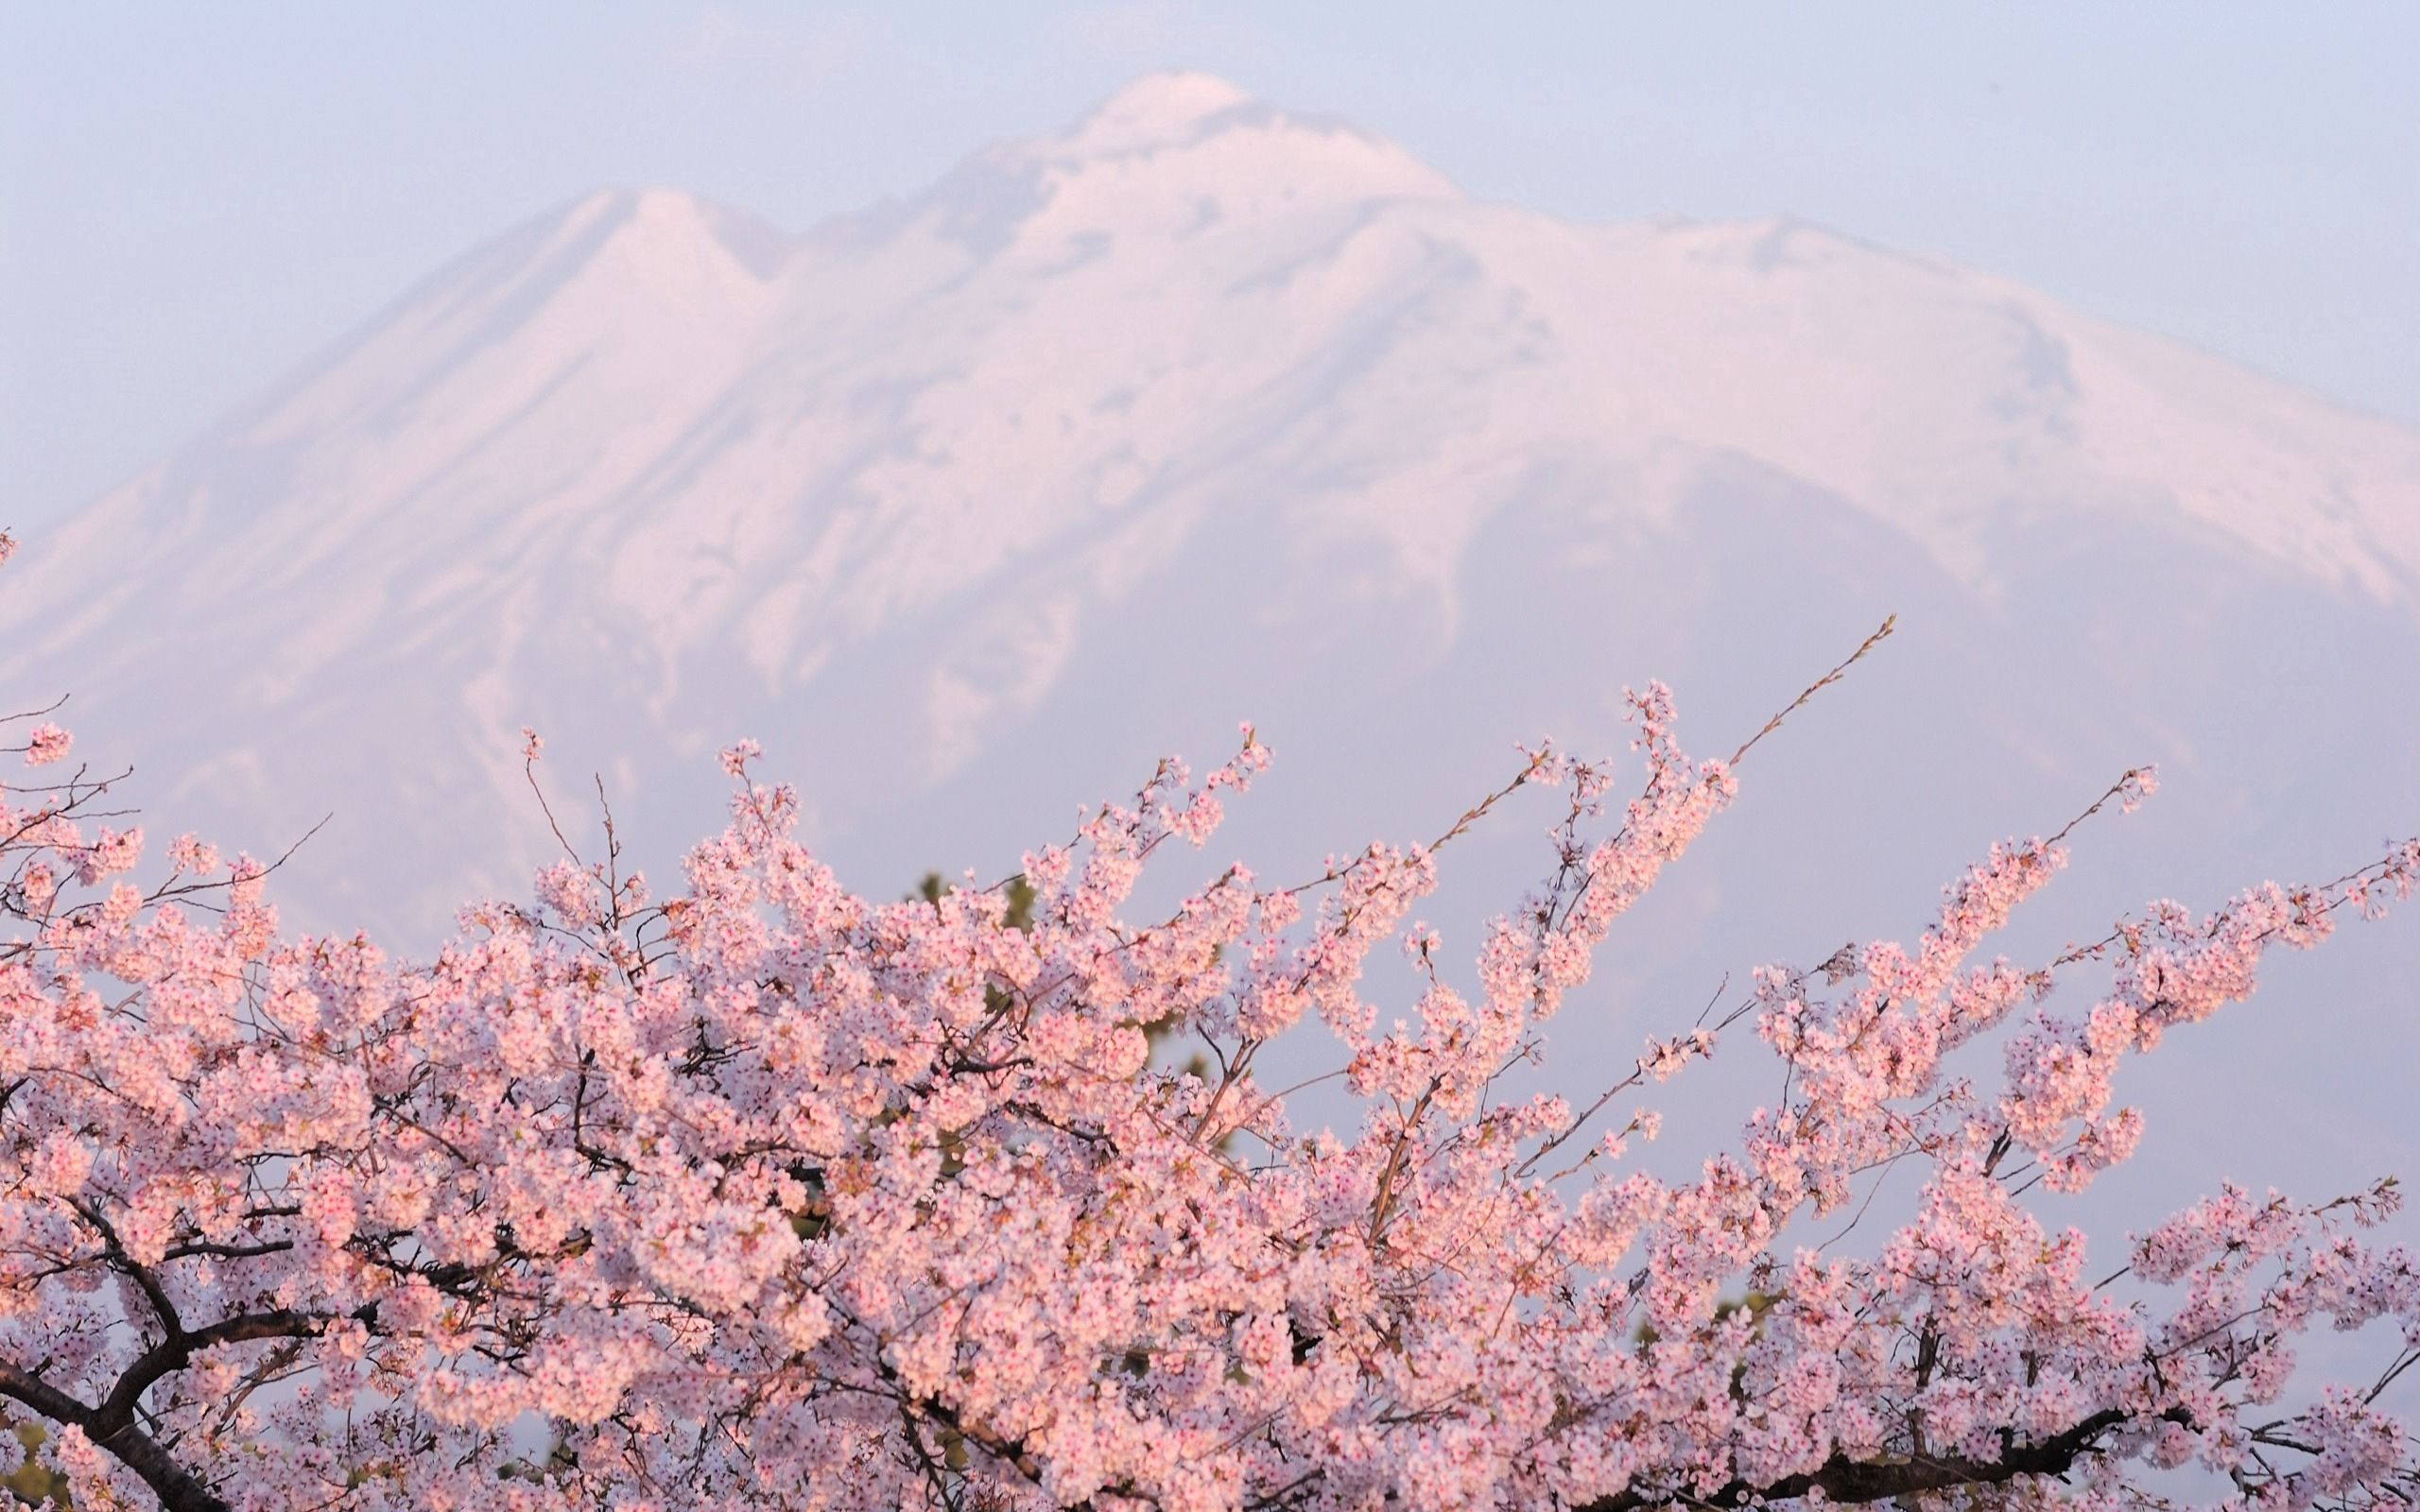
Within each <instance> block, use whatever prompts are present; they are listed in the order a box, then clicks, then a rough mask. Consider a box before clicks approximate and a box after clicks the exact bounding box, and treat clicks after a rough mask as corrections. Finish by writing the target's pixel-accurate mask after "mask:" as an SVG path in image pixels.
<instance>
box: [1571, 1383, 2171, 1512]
mask: <svg viewBox="0 0 2420 1512" xmlns="http://www.w3.org/2000/svg"><path fill="white" fill-rule="evenodd" d="M2132 1416H2133V1415H2132V1414H2129V1413H2126V1412H2121V1411H2119V1410H2118V1409H2117V1408H2115V1407H2112V1408H2107V1409H2104V1410H2103V1411H2100V1412H2097V1413H2094V1414H2093V1415H2092V1416H2091V1417H2086V1418H2085V1419H2084V1420H2083V1421H2082V1422H2080V1423H2078V1424H2076V1425H2075V1426H2074V1427H2072V1428H2070V1429H2068V1430H2066V1432H2065V1433H2062V1434H2054V1435H2051V1436H2050V1437H2048V1438H2046V1439H2044V1440H2042V1442H2040V1443H2038V1444H2028V1445H2024V1446H2022V1447H2014V1448H2011V1449H2010V1450H2008V1451H2007V1452H2005V1453H2003V1454H2002V1455H2001V1456H2000V1457H1999V1458H1997V1459H1995V1460H1973V1459H1967V1458H1965V1457H1963V1456H1962V1455H1956V1454H1946V1455H1945V1454H1925V1455H1918V1456H1912V1457H1910V1458H1906V1459H1888V1460H1856V1459H1850V1458H1848V1457H1846V1456H1844V1455H1838V1454H1836V1455H1834V1456H1833V1457H1832V1458H1830V1459H1828V1460H1825V1461H1824V1463H1823V1464H1822V1465H1821V1466H1819V1467H1818V1468H1816V1469H1813V1470H1811V1471H1809V1472H1807V1473H1806V1474H1802V1475H1789V1476H1784V1477H1783V1478H1782V1479H1780V1480H1778V1481H1775V1482H1773V1483H1772V1485H1770V1486H1750V1485H1748V1484H1747V1483H1745V1482H1743V1481H1733V1482H1732V1483H1731V1484H1730V1485H1728V1486H1723V1487H1722V1488H1721V1489H1720V1490H1718V1491H1715V1492H1713V1493H1711V1494H1709V1495H1705V1496H1698V1495H1695V1494H1693V1493H1690V1492H1688V1491H1686V1490H1684V1489H1679V1488H1665V1489H1662V1490H1654V1491H1650V1490H1641V1489H1632V1490H1628V1491H1624V1492H1622V1493H1621V1494H1620V1495H1618V1496H1607V1497H1599V1499H1598V1500H1596V1501H1594V1502H1590V1503H1587V1504H1586V1505H1584V1506H1582V1507H1581V1508H1580V1509H1579V1512H1646V1509H1648V1508H1651V1507H1659V1506H1667V1505H1670V1504H1673V1503H1681V1502H1687V1503H1691V1504H1694V1505H1703V1506H1712V1507H1731V1506H1745V1505H1747V1504H1748V1503H1751V1502H1754V1501H1763V1502H1780V1501H1788V1500H1793V1499H1795V1498H1798V1497H1803V1496H1805V1495H1806V1494H1807V1493H1808V1492H1810V1491H1815V1490H1821V1491H1822V1492H1823V1493H1824V1496H1825V1497H1826V1498H1828V1499H1829V1500H1831V1501H1834V1502H1855V1503H1865V1502H1887V1501H1889V1500H1891V1499H1892V1498H1893V1497H1898V1496H1913V1495H1917V1494H1919V1493H1921V1492H1925V1491H1945V1490H1949V1489H1952V1488H1954V1487H1958V1486H1997V1485H1999V1484H2000V1483H2002V1482H2004V1481H2013V1480H2014V1479H2016V1478H2017V1477H2018V1476H2020V1475H2064V1474H2066V1472H2067V1471H2068V1470H2069V1469H2073V1468H2074V1466H2075V1463H2076V1461H2077V1460H2079V1459H2081V1458H2083V1456H2084V1455H2085V1454H2087V1453H2090V1452H2093V1451H2095V1450H2097V1449H2098V1448H2099V1447H2100V1438H2101V1435H2104V1434H2106V1433H2108V1432H2109V1431H2110V1430H2111V1429H2113V1428H2116V1427H2118V1426H2119V1425H2120V1424H2122V1423H2124V1422H2126V1421H2127V1420H2128V1419H2129V1418H2130V1417H2132ZM2160 1417H2162V1418H2165V1419H2166V1420H2168V1421H2169V1422H2187V1417H2186V1414H2185V1412H2184V1410H2183V1409H2182V1408H2171V1409H2169V1411H2168V1412H2166V1413H2163V1414H2161V1415H2160Z"/></svg>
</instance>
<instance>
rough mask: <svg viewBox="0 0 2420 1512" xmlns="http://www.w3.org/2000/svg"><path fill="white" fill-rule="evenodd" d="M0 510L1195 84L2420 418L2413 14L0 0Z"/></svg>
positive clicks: (1615, 202)
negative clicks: (587, 281)
mask: <svg viewBox="0 0 2420 1512" xmlns="http://www.w3.org/2000/svg"><path fill="white" fill-rule="evenodd" d="M0 17H4V18H5V20H0V490H5V491H4V492H0V510H5V514H6V519H5V520H0V523H7V522H8V521H14V522H15V523H17V524H27V523H31V522H33V521H36V520H39V519H40V518H41V517H43V516H44V515H47V514H50V513H52V512H53V511H55V510H57V509H59V508H61V507H67V506H70V505H73V504H76V503H78V502H81V501H82V500H83V499H84V498H85V497H87V496H89V495H90V494H92V493H93V492H95V491H96V490H99V489H101V488H103V487H106V486H107V485H109V484H110V483H112V482H113V481H115V480H116V479H117V478H119V477H120V476H122V475H123V474H125V473H127V472H130V471H131V470H132V469H134V468H136V467H138V466H140V465H142V464H143V463H144V462H146V461H147V460H149V459H150V458H151V457H153V456H155V455H158V454H160V453H161V452H163V451H164V450H165V449H167V448H168V447H170V446H172V445H174V444H175V443H176V442H178V441H179V440H181V439H182V438H185V437H187V436H189V435H191V434H192V433H194V432H195V431H197V430H199V429H200V428H201V427H203V426H205V425H207V424H208V423H209V422H210V421H212V420H214V419H215V418H216V416H217V415H219V414H220V413H221V412H223V411H224V410H226V409H228V408H229V407H231V406H233V404H236V403H238V402H240V401H242V400H243V399H245V398H246V397H248V396H250V395H251V394H252V393H253V392H255V391H257V390H258V389H259V388H261V387H263V386H265V385H266V384H268V383H269V382H271V381H273V380H274V379H275V378H276V377H277V376H278V375H279V374H280V373H281V372H282V371H283V370H284V369H286V368H287V367H288V366H289V365H291V364H293V363H295V362H297V361H299V360H300V359H302V357H303V356H305V355H306V354H307V353H309V352H311V351H313V350H314V349H315V348H317V347H319V346H320V345H321V344H323V343H325V342H326V341H328V340H330V339H331V338H333V337H335V336H337V335H339V334H341V333H342V332H343V331H345V330H346V329H347V328H349V327H351V326H352V325H354V323H356V322H358V321H360V320H362V319H363V318H366V317H367V316H369V315H370V314H372V312H373V311H375V310H376V309H377V308H378V307H379V306H380V305H382V304H383V303H384V302H385V301H387V300H388V299H389V298H390V297H392V296H393V295H394V294H396V293H397V292H399V291H400V290H401V289H402V288H403V287H404V286H405V285H406V284H407V283H410V282H412V281H413V280H415V279H416V278H418V277H419V276H420V275H422V274H423V273H425V272H427V271H429V270H430V269H431V268H432V267H434V266H436V265H437V264H438V263H440V262H441V261H442V260H443V259H445V258H447V257H450V256H451V255H453V254H455V253H457V252H458V251H460V250H462V249H464V248H465V247H467V246H468V245H470V244H471V243H473V242H475V241H476V240H478V239H479V238H481V237H484V236H486V235H489V234H491V233H493V232H496V231H498V230H500V229H502V228H503V227H505V226H507V225H509V224H510V223H511V222H513V221H515V220H518V219H520V218H522V217H524V216H526V215H531V214H533V213H535V212H537V211H539V210H542V209H544V208H545V207H546V206H548V205H550V204H552V203H555V202H557V201H560V200H562V199H565V198H570V197H572V196H574V195H577V194H579V193H581V192H583V191H585V190H587V189H590V188H593V187H596V186H598V185H600V184H634V183H664V184H672V185H677V186H680V187H683V188H687V189H691V190H695V191H698V192H700V193H703V194H706V195H708V196H711V197H714V198H722V199H725V200H728V201H731V202H734V203H736V204H739V205H742V206H745V207H747V208H749V209H752V210H753V211H756V212H758V213H759V214H761V215H766V216H768V217H769V218H771V219H772V220H774V221H776V222H778V223H780V224H784V225H787V226H790V227H793V228H795V227H800V226H803V225H805V224H807V223H810V222H812V221H814V220H815V219H817V218H819V217H821V216H823V215H829V214H833V213H836V212H841V211H846V210H850V209H853V208H856V207H857V206H860V205H862V204H864V203H866V202H867V201H870V200H873V199H875V198H881V197H883V196H885V195H890V194H899V193H903V192H907V191H909V190H912V189H914V188H916V187H917V186H919V185H921V184H922V183H924V182H925V181H926V180H930V179H932V178H933V177H935V176H937V175H938V174H940V173H941V172H942V170H944V169H945V168H947V167H948V166H949V165H950V164H951V163H954V162H956V161H957V160H958V159H959V158H960V157H962V156H963V155H965V153H966V152H968V151H969V150H970V149H972V148H974V147H975V146H978V145H979V144H981V143H983V142H985V141H987V140H991V139H994V138H999V137H1004V136H1021V135H1029V134H1033V133H1036V132H1040V131H1046V130H1049V129H1056V128H1058V127H1060V126H1062V125H1063V124H1064V123H1066V122H1067V121H1068V120H1070V119H1072V118H1073V117H1075V116H1076V115H1078V114H1080V113H1081V112H1083V111H1084V110H1085V109H1086V108H1087V107H1088V106H1089V105H1090V104H1092V103H1093V102H1094V101H1096V100H1097V99H1098V98H1099V97H1100V96H1101V95H1103V94H1107V93H1109V92H1110V91H1112V90H1114V89H1115V88H1116V87H1117V86H1118V85H1119V84H1120V83H1122V82H1124V81H1125V80H1126V79H1127V78H1129V77H1132V75H1134V74H1136V73H1138V72H1140V71H1142V70H1144V69H1147V68H1152V67H1161V66H1168V65H1183V66H1190V67H1199V68H1207V69H1211V70H1214V71H1217V72H1219V73H1221V74H1224V75H1226V76H1228V77H1232V78H1234V79H1236V80H1237V81H1238V82H1239V83H1241V84H1243V85H1244V86H1246V87H1247V88H1249V89H1251V90H1253V92H1255V93H1256V94H1261V95H1262V96H1264V97H1266V98H1268V99H1271V100H1272V101H1274V102H1276V103H1278V104H1281V105H1285V106H1289V107H1293V108H1297V109H1301V110H1305V111H1312V112H1325V113H1333V114H1339V115H1342V116H1345V117H1348V118H1350V119H1353V120H1355V121H1357V122H1358V123H1360V124H1362V125H1364V126H1367V127H1370V128H1372V129H1376V130H1378V131H1381V132H1384V133H1386V134H1389V135H1391V136H1392V137H1394V138H1396V139H1397V140H1399V141H1401V142H1403V143H1404V144H1406V145H1407V146H1409V147H1410V148H1411V149H1412V150H1413V151H1414V152H1416V153H1418V154H1420V155H1421V156H1423V157H1425V158H1426V159H1427V160H1428V161H1429V162H1431V163H1435V164H1436V165H1438V166H1439V167H1441V168H1443V169H1444V170H1445V171H1446V172H1448V173H1449V174H1451V175H1452V176H1453V177H1454V178H1456V179H1457V180H1459V181H1460V182H1461V183H1462V184H1463V185H1464V186H1465V187H1466V188H1467V189H1469V190H1470V191H1472V192H1473V193H1475V194H1478V195H1481V196H1486V197H1489V198H1502V199H1509V200H1513V201H1517V202H1520V203H1523V204H1527V205H1530V206H1534V207H1537V208H1540V209H1544V210H1547V211H1550V212H1552V213H1555V214H1557V215H1564V216H1569V217H1573V218H1580V219H1590V220H1610V219H1624V218H1630V217H1636V216H1645V215H1663V214H1668V213H1675V212H1677V213H1682V214H1686V215H1699V216H1732V215H1742V216H1744V215H1769V214H1772V213H1775V212H1790V213H1794V214H1797V215H1805V216H1807V217H1809V218H1812V219H1816V220H1820V221H1823V222H1825V223H1827V224H1829V225H1832V226H1834V227H1837V228H1839V229H1841V230H1843V231H1847V232H1854V233H1856V234H1858V235H1861V236H1865V237H1867V238H1870V239H1873V240H1876V241H1879V242H1883V243H1886V244H1891V245H1894V246H1899V247H1905V248H1910V249H1924V250H1928V251H1934V252H1939V253H1945V254H1947V255H1949V256H1951V257H1953V258H1956V259H1958V260H1960V261H1962V262H1966V263H1970V264H1973V265H1977V266H1983V267H1988V268H1991V269H1994V270H1997V271H2000V272H2004V273H2008V274H2010V275H2013V276H2014V277H2016V278H2019V279H2022V280H2024V281H2027V282H2029V283H2033V284H2036V285H2038V286H2040V287H2042V288H2045V289H2048V290H2049V291H2051V292H2052V293H2054V294H2057V295H2059V296H2062V297H2064V298H2066V299H2067V300H2069V301H2073V302H2074V303H2076V304H2078V305H2081V306H2083V307H2084V308H2085V309H2088V310H2091V311H2094V312H2096V313H2100V314H2104V315H2109V316H2114V317H2117V318H2121V319H2125V320H2129V321H2133V322H2135V323H2138V324H2141V325H2145V326H2149V327H2152V328H2154V329H2157V330H2160V331H2163V332H2167V333H2169V334H2170V335H2177V336H2181V337H2184V338H2186V339H2187V340H2189V341H2192V342H2194V343H2196V344H2198V345H2200V346H2203V347H2205V348H2208V349H2210V350H2213V351H2216V352H2222V353H2225V354H2227V355H2229V356H2232V357H2235V358H2237V359H2238V360H2240V361H2243V362H2246V363H2249V364H2251V365H2252V366H2255V367H2257V368H2260V369H2266V370H2268V371H2271V372H2273V373H2276V374H2278V375H2280V376H2283V377H2285V378H2288V379H2290V380H2291V381H2293V382H2296V383H2298V384H2301V385H2303V386H2305V387H2309V388H2312V389H2314V390H2317V391H2319V392H2321V393H2324V394H2326V395H2328V396H2330V397H2333V398H2335V399H2337V400H2339V401H2342V402H2343V403H2345V404H2351V405H2354V406H2356V407H2359V408H2363V409H2368V410H2372V411H2376V412H2380V413H2384V414H2388V415H2392V416H2394V417H2396V418H2398V419H2401V420H2404V421H2411V422H2420V6H2414V5H2410V4H2402V3H2379V4H2368V5H2362V4H2345V3H2331V4H2328V5H2325V6H2317V7H2286V6H2276V5H2216V4H2132V5H2127V6H2123V7H2116V8H2107V9H2100V8H2093V9H2087V8H2084V7H2082V6H2070V5H2048V6H2038V7H2033V6H2029V7H2023V8H2019V7H2014V6H1982V5H1978V6H1960V7H1954V8H1951V7H1934V6H1929V5H1924V6H1918V5H1888V6H1885V5H1837V6H1825V7H1821V8H1789V9H1785V8H1782V7H1779V6H1774V7H1771V8H1765V7H1734V6H1719V5H1718V6H1696V5H1693V6H1687V7H1684V6H1680V5H1677V4H1676V5H1668V6H1656V7H1637V6H1612V5H1590V6H1546V5H1536V6H1525V7H1519V8H1508V7H1501V6H1486V7H1481V6H1471V5H1467V4H1461V5H1409V4H1403V3H1392V4H1386V5H1378V4H1366V5H1346V4H1329V5H1320V6H1303V5H1299V4H1282V5H1281V4H1236V5H1225V6H1219V7H1216V8H1213V7H1210V6H1196V5H1188V4H1184V3H1180V0H1161V3H1154V0H1136V3H1132V4H1113V5H1092V6H1039V5H1034V6H1008V5H992V6H977V5H956V6H946V7H944V6H939V5H897V6H889V7H883V8H879V9H876V8H873V7H866V8H852V7H840V6H823V5H791V6H769V5H767V6H751V5H735V4H719V3H718V4H712V5H698V4H663V5H635V4H627V5H597V4H578V5H575V4H539V3H529V0H522V3H516V4H513V5H510V6H494V5H471V4H436V3H425V0H423V3H418V4H414V5H411V6H389V7H377V8H372V7H363V6H349V7H319V6H304V5H300V4H288V5H265V4H226V3H221V4H213V5H210V6H194V7H170V6H166V5H159V6H117V5H99V4H79V5H75V6H67V5H54V4H34V3H15V0H0Z"/></svg>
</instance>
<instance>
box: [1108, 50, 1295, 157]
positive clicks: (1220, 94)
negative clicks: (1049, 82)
mask: <svg viewBox="0 0 2420 1512" xmlns="http://www.w3.org/2000/svg"><path fill="white" fill-rule="evenodd" d="M1253 103H1255V102H1254V101H1253V97H1252V95H1251V94H1248V93H1246V92H1245V91H1244V90H1243V89H1242V88H1241V87H1239V86H1237V85H1236V84H1234V83H1231V82H1230V81H1228V80H1226V79H1223V78H1220V77H1219V76H1218V75H1216V74H1203V73H1196V72H1193V71H1190V70H1186V69H1173V68H1171V69H1160V70H1156V71H1154V72H1152V73H1149V74H1145V75H1143V76H1142V77H1139V78H1136V79H1135V80H1134V81H1133V82H1132V83H1130V84H1128V85H1127V86H1126V87H1125V88H1123V89H1121V90H1119V91H1118V92H1117V93H1116V94H1112V95H1111V96H1110V97H1109V98H1107V99H1105V100H1103V101H1101V103H1100V104H1099V105H1098V106H1096V107H1095V108H1094V109H1093V112H1092V113H1091V114H1089V115H1087V116H1085V117H1084V119H1083V120H1082V122H1081V123H1080V124H1079V125H1078V126H1077V128H1076V129H1075V132H1074V134H1073V136H1074V140H1075V141H1076V142H1077V143H1079V144H1080V145H1081V146H1086V147H1091V148H1094V149H1096V150H1102V151H1132V150H1134V149H1136V148H1148V147H1154V146H1171V145H1173V144H1176V143H1180V142H1184V141H1187V140H1189V139H1191V138H1192V137H1195V136H1197V135H1199V134H1200V133H1201V126H1202V123H1204V122H1206V121H1208V120H1210V119H1211V118H1212V117H1214V116H1219V115H1222V114H1224V113H1226V112H1229V111H1233V110H1236V109H1237V108H1239V107H1243V106H1249V105H1252V104H1253Z"/></svg>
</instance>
